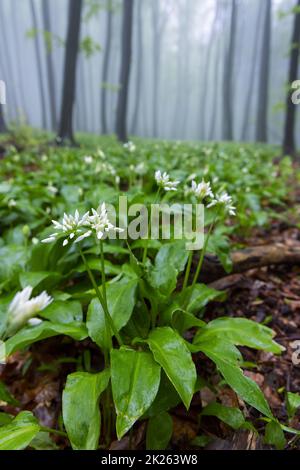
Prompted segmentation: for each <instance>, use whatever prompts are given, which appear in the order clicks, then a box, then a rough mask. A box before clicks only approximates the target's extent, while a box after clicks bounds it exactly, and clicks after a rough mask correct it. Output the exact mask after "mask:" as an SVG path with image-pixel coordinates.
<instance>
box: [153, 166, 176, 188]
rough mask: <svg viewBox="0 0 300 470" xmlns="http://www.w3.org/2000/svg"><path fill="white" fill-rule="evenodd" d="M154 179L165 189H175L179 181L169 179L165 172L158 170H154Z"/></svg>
mask: <svg viewBox="0 0 300 470" xmlns="http://www.w3.org/2000/svg"><path fill="white" fill-rule="evenodd" d="M155 180H156V183H157V185H158V186H159V187H160V188H162V189H164V190H165V191H177V186H178V185H179V183H180V181H171V180H170V176H169V175H168V173H167V172H164V173H162V172H161V171H160V170H157V171H156V172H155Z"/></svg>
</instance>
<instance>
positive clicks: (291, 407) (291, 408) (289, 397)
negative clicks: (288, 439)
mask: <svg viewBox="0 0 300 470" xmlns="http://www.w3.org/2000/svg"><path fill="white" fill-rule="evenodd" d="M285 402H286V409H287V414H288V417H289V419H292V418H293V417H294V416H295V414H296V411H297V409H298V408H300V395H299V393H292V392H287V394H286V397H285Z"/></svg>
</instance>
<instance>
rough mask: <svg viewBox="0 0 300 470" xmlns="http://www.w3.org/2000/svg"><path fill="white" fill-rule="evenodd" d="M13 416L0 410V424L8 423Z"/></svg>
mask: <svg viewBox="0 0 300 470" xmlns="http://www.w3.org/2000/svg"><path fill="white" fill-rule="evenodd" d="M13 419H14V417H13V416H12V415H10V414H8V413H3V412H2V411H1V412H0V426H4V425H5V424H9V423H11V422H12V420H13Z"/></svg>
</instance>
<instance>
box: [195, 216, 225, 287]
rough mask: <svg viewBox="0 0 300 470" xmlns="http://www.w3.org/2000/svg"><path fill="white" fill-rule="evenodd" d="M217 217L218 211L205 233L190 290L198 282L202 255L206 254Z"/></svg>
mask: <svg viewBox="0 0 300 470" xmlns="http://www.w3.org/2000/svg"><path fill="white" fill-rule="evenodd" d="M218 215H219V211H218V212H217V214H216V216H215V218H214V220H213V222H212V223H211V224H210V227H209V230H208V232H207V235H206V237H205V241H204V245H203V248H202V251H201V255H200V258H199V261H198V266H197V269H196V272H195V275H194V279H193V282H192V288H193V287H195V284H196V282H197V280H198V277H199V274H200V271H201V268H202V265H203V261H204V255H205V253H206V249H207V245H208V240H209V238H210V236H211V233H212V230H213V228H214V226H215V223H216V220H217V217H218Z"/></svg>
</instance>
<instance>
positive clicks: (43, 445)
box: [30, 431, 59, 450]
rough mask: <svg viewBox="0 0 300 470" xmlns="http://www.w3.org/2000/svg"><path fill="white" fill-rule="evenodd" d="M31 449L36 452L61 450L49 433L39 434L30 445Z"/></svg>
mask: <svg viewBox="0 0 300 470" xmlns="http://www.w3.org/2000/svg"><path fill="white" fill-rule="evenodd" d="M30 448H31V449H34V450H59V447H58V445H56V444H55V442H54V441H53V440H52V439H51V437H50V435H49V433H48V432H44V431H41V432H39V433H38V434H37V435H36V436H35V438H34V439H33V441H31V443H30Z"/></svg>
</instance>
